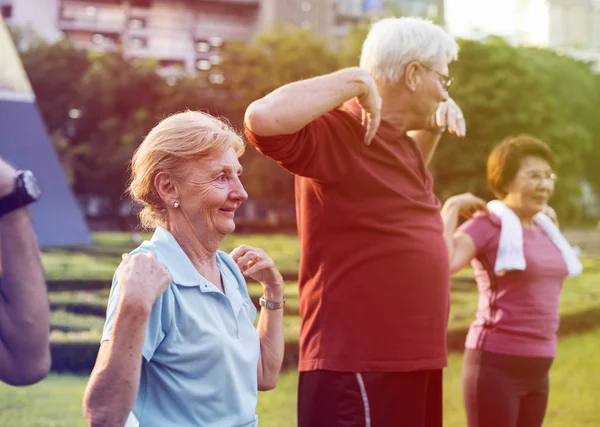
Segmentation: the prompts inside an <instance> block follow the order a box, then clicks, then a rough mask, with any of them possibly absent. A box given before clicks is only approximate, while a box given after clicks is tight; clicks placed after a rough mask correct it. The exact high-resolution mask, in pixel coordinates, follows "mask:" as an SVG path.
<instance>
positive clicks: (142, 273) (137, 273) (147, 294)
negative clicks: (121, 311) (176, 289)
mask: <svg viewBox="0 0 600 427" xmlns="http://www.w3.org/2000/svg"><path fill="white" fill-rule="evenodd" d="M116 275H117V281H118V282H119V291H120V293H121V299H127V300H129V301H132V302H135V303H143V304H145V305H146V307H147V308H148V309H150V308H151V307H152V304H154V302H155V301H156V299H157V298H158V297H159V296H161V295H162V293H163V292H164V291H166V290H167V288H168V287H169V283H171V281H172V280H173V278H172V277H171V274H170V273H169V271H168V270H167V266H166V265H164V264H163V263H161V262H159V261H158V259H157V258H156V254H155V253H154V252H150V253H148V254H135V255H129V254H123V261H121V264H120V265H119V267H118V268H117V273H116Z"/></svg>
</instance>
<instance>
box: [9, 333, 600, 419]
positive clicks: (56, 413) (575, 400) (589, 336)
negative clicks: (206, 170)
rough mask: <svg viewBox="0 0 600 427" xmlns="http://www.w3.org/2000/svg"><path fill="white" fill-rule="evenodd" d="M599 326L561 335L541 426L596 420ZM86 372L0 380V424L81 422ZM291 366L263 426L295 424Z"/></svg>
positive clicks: (456, 394)
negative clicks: (10, 382)
mask: <svg viewBox="0 0 600 427" xmlns="http://www.w3.org/2000/svg"><path fill="white" fill-rule="evenodd" d="M599 352H600V328H598V329H595V330H592V331H588V332H586V333H584V334H581V335H573V336H570V337H566V338H562V339H561V340H560V341H559V345H558V357H557V358H556V360H555V362H554V366H553V368H552V371H551V391H550V402H549V406H548V411H547V416H546V421H545V423H544V426H545V427H573V426H576V427H596V426H598V425H600V411H598V396H599V395H600V358H599V357H598V353H599ZM460 369H461V355H460V354H453V355H451V356H450V361H449V366H448V368H447V369H446V371H445V374H444V375H445V376H444V405H445V406H444V414H445V423H444V425H445V426H446V427H465V419H464V414H463V409H462V397H461V384H460ZM86 382H87V378H85V377H77V376H70V375H51V376H50V377H49V378H48V379H46V380H45V381H43V382H42V383H40V384H37V385H34V386H30V387H25V388H14V387H9V386H6V385H2V384H0V425H2V426H20V427H34V426H35V427H68V426H83V425H85V423H84V422H83V419H82V417H81V415H80V414H81V409H80V408H81V399H82V396H83V390H84V388H85V385H86ZM297 382H298V375H297V373H295V372H289V373H285V374H283V375H282V376H281V378H280V380H279V384H278V386H277V388H276V389H275V390H273V391H269V392H264V393H260V395H259V404H258V409H257V412H258V414H259V417H260V425H261V427H293V426H295V425H296V386H297Z"/></svg>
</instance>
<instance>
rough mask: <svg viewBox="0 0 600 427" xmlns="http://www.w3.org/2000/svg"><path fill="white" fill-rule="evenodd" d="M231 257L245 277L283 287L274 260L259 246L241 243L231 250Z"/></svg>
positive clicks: (266, 284) (269, 285)
mask: <svg viewBox="0 0 600 427" xmlns="http://www.w3.org/2000/svg"><path fill="white" fill-rule="evenodd" d="M231 257H232V258H233V260H234V261H235V262H236V263H237V265H238V267H239V268H240V270H241V271H242V273H243V274H244V276H246V277H252V278H253V279H254V280H256V281H257V282H260V283H262V284H263V285H264V286H266V287H283V277H282V276H281V273H280V272H279V270H278V269H277V267H275V262H273V260H272V259H271V257H270V256H269V255H267V253H266V252H265V251H263V250H262V249H260V248H255V247H252V246H247V245H242V246H238V247H237V248H235V249H234V250H233V251H231Z"/></svg>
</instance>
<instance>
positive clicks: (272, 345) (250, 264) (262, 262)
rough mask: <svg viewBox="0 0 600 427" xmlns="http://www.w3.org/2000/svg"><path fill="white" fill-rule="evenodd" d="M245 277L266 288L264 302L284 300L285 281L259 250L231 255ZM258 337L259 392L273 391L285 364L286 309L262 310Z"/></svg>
mask: <svg viewBox="0 0 600 427" xmlns="http://www.w3.org/2000/svg"><path fill="white" fill-rule="evenodd" d="M231 257H232V258H233V259H234V260H235V262H236V263H237V265H238V267H240V270H242V272H243V273H244V276H247V277H252V278H253V279H255V280H257V281H258V282H260V283H261V284H262V286H263V292H264V295H263V297H264V299H265V300H266V301H268V302H273V303H280V302H282V301H283V296H284V295H283V278H282V277H281V274H280V273H279V270H277V268H276V267H275V263H274V262H273V260H272V259H271V258H270V257H269V256H268V255H267V254H266V253H265V251H263V250H262V249H259V248H253V247H251V246H245V245H243V246H240V247H238V248H235V249H234V250H233V251H232V252H231ZM256 329H257V331H258V338H259V340H260V354H259V358H258V367H257V377H258V389H259V390H262V391H265V390H272V389H274V388H275V386H276V385H277V379H278V378H279V372H280V371H281V364H282V363H283V352H284V347H285V343H284V337H283V307H280V308H275V309H269V308H266V307H262V309H261V311H260V316H259V318H258V325H257V328H256Z"/></svg>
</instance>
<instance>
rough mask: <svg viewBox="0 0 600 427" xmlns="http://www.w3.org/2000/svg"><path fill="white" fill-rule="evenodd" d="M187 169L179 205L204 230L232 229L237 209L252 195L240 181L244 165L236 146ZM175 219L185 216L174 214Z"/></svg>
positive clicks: (220, 231)
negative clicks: (241, 163) (241, 162)
mask: <svg viewBox="0 0 600 427" xmlns="http://www.w3.org/2000/svg"><path fill="white" fill-rule="evenodd" d="M185 172H186V174H185V179H182V180H180V181H179V182H178V183H177V187H178V190H179V201H178V203H179V208H177V209H180V210H182V211H183V212H184V213H185V216H187V220H188V221H189V222H190V223H191V224H190V225H191V226H193V227H194V228H195V229H196V230H197V231H198V232H199V233H200V234H205V233H218V234H220V235H227V234H230V233H232V232H233V231H234V230H235V221H234V217H235V211H236V209H237V208H238V207H239V206H240V205H241V204H242V202H243V201H244V200H246V199H247V198H248V193H246V190H245V189H244V186H243V185H242V183H241V181H240V176H241V174H242V166H241V165H240V162H239V160H238V157H237V154H236V152H235V150H234V149H233V148H229V149H228V150H226V151H225V152H224V153H223V154H220V155H216V156H213V157H208V158H204V159H199V160H197V161H194V162H193V163H191V164H189V165H188V166H187V167H186V171H185ZM177 209H175V211H177ZM173 213H175V212H173ZM173 220H174V221H180V220H182V219H181V217H180V216H179V215H173Z"/></svg>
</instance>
